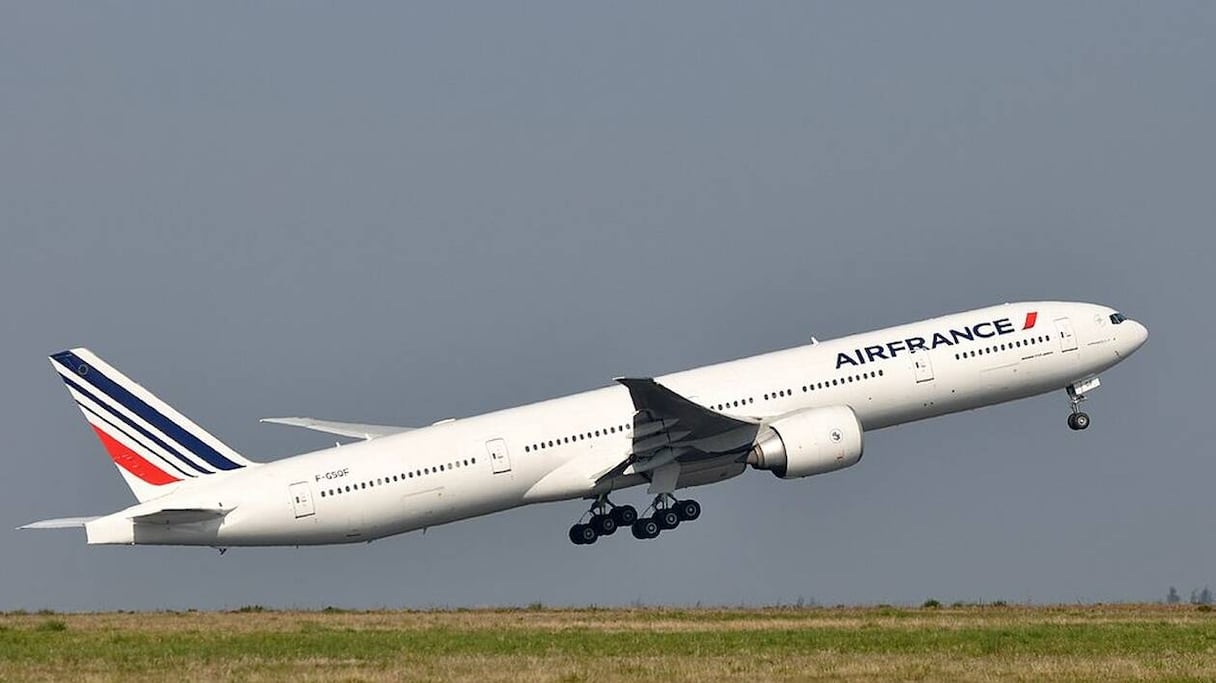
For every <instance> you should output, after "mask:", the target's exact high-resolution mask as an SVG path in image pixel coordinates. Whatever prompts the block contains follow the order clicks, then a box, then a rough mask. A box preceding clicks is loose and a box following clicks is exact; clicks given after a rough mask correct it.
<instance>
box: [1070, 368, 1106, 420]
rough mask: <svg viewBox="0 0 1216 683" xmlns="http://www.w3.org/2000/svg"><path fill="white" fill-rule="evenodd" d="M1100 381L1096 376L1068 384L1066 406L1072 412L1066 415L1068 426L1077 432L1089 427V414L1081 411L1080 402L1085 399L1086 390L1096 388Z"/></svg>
mask: <svg viewBox="0 0 1216 683" xmlns="http://www.w3.org/2000/svg"><path fill="white" fill-rule="evenodd" d="M1100 385H1101V382H1100V381H1099V380H1098V378H1097V377H1093V378H1091V379H1088V380H1085V381H1084V382H1079V383H1077V384H1070V385H1068V406H1069V408H1070V409H1071V410H1072V414H1070V415H1069V416H1068V428H1069V429H1071V430H1073V431H1074V432H1079V431H1081V430H1084V429H1088V428H1089V414H1088V413H1085V412H1082V411H1081V402H1082V401H1084V400H1085V394H1086V392H1088V391H1092V390H1093V389H1097V388H1098V387H1099V386H1100Z"/></svg>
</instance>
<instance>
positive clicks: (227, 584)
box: [0, 2, 1216, 609]
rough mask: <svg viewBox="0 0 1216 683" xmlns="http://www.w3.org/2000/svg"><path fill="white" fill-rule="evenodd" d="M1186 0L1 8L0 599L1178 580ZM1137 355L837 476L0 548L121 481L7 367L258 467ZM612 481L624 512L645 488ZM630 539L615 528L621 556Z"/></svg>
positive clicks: (317, 598) (909, 429)
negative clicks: (220, 548)
mask: <svg viewBox="0 0 1216 683" xmlns="http://www.w3.org/2000/svg"><path fill="white" fill-rule="evenodd" d="M1213 35H1216V6H1213V5H1212V4H1211V3H1202V2H1196V3H1136V2H1132V3H1125V4H1119V3H1113V2H1103V3H1093V4H1088V5H1087V4H1079V5H1066V4H1062V3H1055V2H1051V3H1041V4H1033V3H1029V4H1028V3H1017V4H1016V5H1006V4H982V5H981V4H974V3H958V4H937V5H934V4H923V3H917V4H915V5H908V4H906V3H891V4H888V5H882V4H877V5H876V4H872V3H865V4H864V5H862V4H858V3H836V4H830V5H829V4H824V5H816V4H811V3H789V4H777V3H773V4H764V3H759V4H758V3H742V4H739V3H722V4H715V3H707V2H696V3H686V4H678V3H663V4H657V5H656V4H654V3H637V4H630V3H583V4H578V5H571V4H569V3H555V4H550V5H545V4H539V3H538V4H529V5H527V6H526V7H518V6H514V5H513V4H512V6H508V4H506V3H485V4H460V5H459V6H455V5H454V4H453V3H434V4H431V5H425V6H424V5H419V4H412V3H411V4H396V3H388V4H374V3H365V4H359V5H347V4H343V5H341V6H335V5H332V4H330V3H320V4H311V5H308V4H293V5H291V6H290V7H289V6H287V5H282V4H271V5H257V6H245V5H241V4H222V5H215V4H210V3H208V4H205V5H203V4H199V5H160V4H142V5H139V6H138V7H136V6H133V5H126V4H117V5H98V4H80V3H68V4H57V3H6V4H4V5H3V6H0V315H2V316H3V318H2V319H3V320H4V321H5V324H4V333H3V337H2V339H3V341H2V342H0V343H2V346H0V348H2V349H3V353H2V354H0V369H2V371H3V376H4V378H5V381H4V382H3V389H2V390H0V433H2V434H3V435H4V440H5V445H4V447H3V454H4V455H3V462H4V463H5V476H3V477H2V478H0V544H2V547H3V549H4V550H3V552H2V554H0V558H2V559H0V573H2V574H3V577H4V580H3V581H2V582H0V609H14V608H27V609H37V608H42V607H51V608H55V609H118V608H122V609H137V608H184V607H201V608H219V607H234V606H239V605H243V604H250V603H261V604H267V605H274V606H301V607H317V606H324V605H331V604H332V605H341V606H349V607H373V606H382V605H383V606H401V605H408V606H428V605H480V604H527V603H530V602H533V601H542V602H544V603H546V604H585V603H596V604H622V603H630V602H633V601H641V602H644V603H693V602H697V601H703V602H705V603H732V604H733V603H771V602H778V601H786V602H789V601H793V600H796V599H797V598H798V597H799V596H802V597H804V598H806V599H815V600H818V601H819V602H822V603H827V604H834V603H838V602H850V603H851V602H884V601H891V602H920V601H921V600H924V599H925V598H928V597H937V598H940V599H943V600H955V599H964V600H978V599H986V600H994V599H1006V600H1035V601H1074V600H1087V601H1089V600H1103V601H1109V600H1139V599H1159V598H1160V597H1162V596H1163V595H1164V593H1165V590H1166V587H1167V586H1169V585H1170V584H1175V585H1177V586H1178V587H1179V588H1180V589H1181V590H1182V591H1183V592H1184V594H1185V593H1186V591H1188V590H1189V589H1190V588H1191V587H1194V586H1200V585H1203V584H1205V583H1207V584H1213V585H1216V544H1213V543H1212V538H1213V529H1214V528H1216V527H1214V525H1216V499H1214V498H1213V497H1212V495H1211V492H1212V490H1213V488H1212V487H1213V484H1214V483H1216V460H1214V459H1213V458H1212V451H1211V443H1212V440H1213V436H1216V422H1214V421H1213V420H1212V419H1211V416H1210V414H1209V410H1208V404H1209V403H1210V384H1211V379H1212V377H1211V370H1210V365H1211V362H1210V356H1209V353H1210V352H1209V347H1210V346H1211V341H1212V338H1213V334H1214V332H1216V330H1214V329H1213V327H1214V326H1213V322H1212V320H1213V315H1212V314H1211V313H1209V311H1208V310H1207V309H1208V308H1209V306H1208V305H1207V304H1206V303H1205V301H1204V299H1206V298H1208V297H1209V296H1210V294H1211V291H1212V282H1213V277H1212V274H1211V272H1212V271H1211V265H1210V254H1211V252H1212V248H1213V246H1214V245H1213V237H1212V225H1213V216H1216V185H1214V181H1216V161H1214V160H1216V136H1214V135H1213V132H1212V122H1213V121H1216V76H1214V73H1216V72H1213V70H1212V65H1213V64H1216V41H1213V40H1212V36H1213ZM1034 298H1059V299H1076V300H1085V301H1094V302H1100V303H1105V304H1109V305H1112V306H1116V307H1119V308H1121V309H1123V310H1124V311H1125V312H1127V313H1128V314H1129V315H1131V316H1133V317H1135V318H1136V319H1138V320H1142V321H1144V322H1145V323H1146V324H1147V325H1148V326H1149V328H1150V330H1151V332H1152V337H1151V339H1150V341H1149V343H1148V345H1147V346H1145V347H1144V348H1143V349H1142V350H1141V351H1140V352H1139V353H1138V354H1137V355H1136V356H1135V358H1134V359H1133V360H1132V361H1130V362H1129V363H1126V364H1124V365H1123V366H1120V367H1118V368H1116V369H1114V370H1112V371H1111V372H1110V373H1108V375H1107V376H1106V377H1104V378H1103V379H1104V382H1103V386H1102V388H1101V389H1100V390H1099V391H1098V392H1096V393H1095V394H1094V396H1093V399H1092V400H1091V401H1090V403H1089V404H1088V409H1089V412H1090V413H1091V415H1092V416H1093V419H1094V424H1093V427H1092V428H1091V429H1090V430H1089V431H1088V432H1086V433H1084V434H1076V433H1072V432H1070V431H1069V430H1068V429H1067V427H1066V426H1065V424H1064V419H1065V417H1066V414H1067V407H1066V402H1065V399H1064V395H1063V392H1061V393H1060V394H1058V395H1053V396H1045V397H1039V398H1035V399H1031V400H1027V401H1023V402H1020V403H1018V404H1014V405H1007V406H1001V407H996V408H989V409H986V410H981V411H978V412H974V413H968V414H963V415H956V416H950V417H946V418H941V419H937V420H932V421H929V422H924V423H919V424H914V425H908V426H905V427H897V428H894V429H889V430H885V431H882V432H878V433H875V434H872V435H870V436H869V437H868V438H867V453H866V457H865V459H864V460H863V461H862V462H861V463H860V464H859V465H858V466H857V467H855V468H852V469H849V470H845V471H843V472H839V473H835V474H830V475H826V476H823V477H815V478H811V479H807V480H801V481H793V482H782V481H779V480H777V479H775V478H774V477H772V476H771V475H770V474H768V473H761V472H752V473H748V474H746V475H744V476H743V477H741V478H739V479H735V480H733V481H730V482H728V483H725V484H722V485H718V486H714V487H709V488H705V489H698V490H697V491H696V494H695V495H696V497H697V498H698V499H699V500H700V501H701V502H702V504H703V505H704V508H705V513H704V514H703V516H702V518H701V520H700V521H698V522H697V523H696V524H691V525H688V526H687V527H682V528H681V529H679V530H678V531H677V532H674V533H671V534H670V535H664V536H663V537H661V539H659V540H658V541H656V542H646V543H642V542H635V541H634V540H633V539H632V538H621V537H613V538H611V539H606V542H602V543H598V544H596V545H595V546H593V547H590V548H582V547H575V546H572V545H571V544H570V543H569V541H568V540H567V539H566V529H567V527H568V526H569V525H570V524H571V523H572V521H573V520H574V519H575V518H576V517H577V516H578V515H579V514H580V513H581V512H582V510H583V508H584V504H583V503H581V502H568V503H557V504H550V505H543V506H534V507H531V508H526V509H522V510H516V511H513V512H509V513H504V514H499V515H495V516H492V517H489V518H483V519H478V520H472V521H466V522H461V523H457V524H454V525H450V526H446V527H441V528H436V529H433V530H431V531H430V532H429V533H428V534H427V535H426V536H422V535H421V534H417V533H415V534H410V535H407V536H402V537H397V538H394V539H387V540H383V541H378V542H375V543H373V544H371V545H357V546H350V547H338V548H319V549H317V548H313V549H253V550H243V549H236V550H233V551H232V552H230V553H228V554H227V555H226V556H224V557H219V556H218V555H217V553H215V552H214V551H213V550H209V549H175V548H111V547H100V548H89V547H86V546H85V545H84V539H83V535H82V534H80V533H79V532H72V531H66V532H41V533H34V532H16V531H12V530H11V529H12V527H15V526H17V525H19V524H22V523H25V522H28V521H32V520H35V519H42V518H46V517H56V516H66V515H77V514H98V513H107V512H111V511H113V510H116V509H119V508H121V507H124V506H126V505H128V504H129V503H131V502H133V498H132V497H131V495H130V493H129V491H128V490H127V488H126V486H125V485H124V484H123V483H122V481H121V479H120V478H119V476H118V474H117V473H116V472H115V471H114V468H113V466H112V465H111V464H110V463H109V461H108V459H107V458H106V456H105V454H104V452H103V451H102V449H101V446H100V444H98V443H97V442H96V440H95V438H94V437H93V435H92V434H91V433H90V432H89V430H88V429H87V428H86V426H85V423H84V422H83V420H82V418H81V417H80V414H79V412H78V411H77V410H76V409H75V407H74V406H73V405H72V403H71V401H70V399H69V398H68V396H67V395H66V394H65V392H64V390H63V387H62V385H61V383H60V382H59V381H57V380H56V378H55V375H54V373H53V371H52V370H51V369H50V367H49V366H48V364H47V362H46V360H45V356H46V355H47V354H48V353H51V352H54V351H57V350H60V349H62V348H66V347H69V346H74V345H81V344H83V345H88V346H90V347H92V348H93V349H94V350H96V351H97V352H98V353H100V354H102V355H103V356H104V357H105V358H107V359H108V360H109V361H111V362H112V363H114V364H115V365H117V366H118V367H120V368H122V369H123V370H124V371H126V372H127V373H129V374H131V375H132V376H133V377H134V378H136V379H137V380H138V381H140V382H142V383H144V384H145V385H146V386H148V387H149V388H151V389H152V390H153V391H155V392H157V393H158V394H159V395H160V396H162V397H163V398H165V399H166V400H168V401H169V402H170V403H172V404H173V405H174V406H176V407H178V408H179V409H181V410H182V412H184V413H185V414H187V415H189V416H190V417H191V418H193V419H194V420H195V421H197V422H199V423H200V424H202V425H204V426H206V427H207V428H208V429H210V430H211V431H213V432H214V433H216V434H217V435H219V436H220V437H221V438H223V439H224V440H225V441H227V442H228V443H229V444H231V445H232V446H233V447H235V448H236V449H238V450H239V451H241V452H242V453H244V454H245V455H247V456H249V457H251V458H254V459H264V460H269V459H275V458H279V457H284V456H287V455H291V454H294V453H298V452H302V451H306V450H310V449H314V448H318V447H321V446H324V445H326V439H325V437H324V436H321V435H315V434H310V433H298V432H295V431H294V430H290V429H287V428H283V427H275V426H266V425H259V424H257V422H256V421H257V418H258V417H262V416H269V415H297V414H300V415H313V416H318V417H327V418H332V419H346V420H355V421H368V422H388V423H399V424H407V425H418V424H429V423H430V422H432V421H434V420H437V419H440V418H444V417H449V416H462V415H470V414H476V413H480V412H484V411H488V410H492V409H496V408H501V407H506V406H509V405H516V404H519V403H524V402H528V401H533V400H538V399H543V398H547V397H552V396H558V395H562V394H566V393H570V392H574V391H579V390H583V389H588V388H592V387H597V386H602V385H605V384H607V383H608V382H609V381H610V378H611V377H613V376H617V375H622V374H635V375H640V374H660V373H663V372H668V371H673V370H677V369H682V368H687V367H693V366H697V365H701V364H705V363H709V362H713V361H718V360H725V359H728V358H733V357H738V356H743V355H750V354H753V353H758V352H762V351H767V350H771V349H775V348H781V347H785V346H792V345H795V344H799V343H803V342H804V341H805V340H806V339H807V337H808V336H809V335H811V334H815V335H817V336H818V337H820V338H827V337H833V336H839V335H843V334H847V333H851V332H856V331H861V330H866V329H873V328H877V327H884V326H887V325H892V324H896V323H901V322H906V321H910V320H916V319H919V318H924V317H928V316H931V315H936V314H940V313H945V312H951V311H955V310H961V309H965V308H971V307H976V306H982V305H987V304H991V303H997V302H1001V301H1010V300H1018V299H1034ZM643 499H644V495H643V493H642V491H641V490H640V489H639V490H637V491H636V492H631V493H626V494H625V495H623V496H621V497H620V500H622V501H630V502H635V503H638V502H641V501H643ZM626 536H627V535H626Z"/></svg>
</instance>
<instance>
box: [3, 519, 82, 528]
mask: <svg viewBox="0 0 1216 683" xmlns="http://www.w3.org/2000/svg"><path fill="white" fill-rule="evenodd" d="M95 519H97V518H96V517H60V518H59V519H44V520H42V521H41V522H31V523H30V524H26V525H25V526H19V527H17V528H18V529H78V528H83V527H84V525H85V524H87V523H89V522H91V521H93V520H95Z"/></svg>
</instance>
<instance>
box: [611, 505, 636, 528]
mask: <svg viewBox="0 0 1216 683" xmlns="http://www.w3.org/2000/svg"><path fill="white" fill-rule="evenodd" d="M612 519H613V520H615V521H616V525H617V526H633V523H634V522H636V521H638V511H637V509H636V508H634V507H633V506H632V505H621V506H620V507H615V508H612Z"/></svg>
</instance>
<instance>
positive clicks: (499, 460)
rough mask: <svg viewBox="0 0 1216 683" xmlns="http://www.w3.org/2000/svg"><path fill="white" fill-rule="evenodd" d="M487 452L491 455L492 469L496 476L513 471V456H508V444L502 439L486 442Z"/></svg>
mask: <svg viewBox="0 0 1216 683" xmlns="http://www.w3.org/2000/svg"><path fill="white" fill-rule="evenodd" d="M486 452H487V453H489V455H490V467H491V468H492V469H493V470H494V474H502V473H504V472H510V471H511V456H509V455H508V454H507V442H506V441H503V440H502V439H491V440H489V441H487V442H486Z"/></svg>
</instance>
